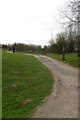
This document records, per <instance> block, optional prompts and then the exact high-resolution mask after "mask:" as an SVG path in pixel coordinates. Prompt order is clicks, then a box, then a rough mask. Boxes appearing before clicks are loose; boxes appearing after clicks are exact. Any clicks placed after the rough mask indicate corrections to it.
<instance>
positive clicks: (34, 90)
mask: <svg viewBox="0 0 80 120" xmlns="http://www.w3.org/2000/svg"><path fill="white" fill-rule="evenodd" d="M2 65H3V69H2V74H3V76H2V79H3V81H2V92H3V93H2V102H3V103H2V106H3V108H2V116H3V118H29V117H30V115H31V113H33V111H34V110H35V109H36V107H37V106H38V105H40V104H41V102H42V100H43V99H44V97H45V96H47V95H49V94H50V93H51V89H52V88H53V81H54V80H53V78H52V75H51V72H50V71H49V70H48V69H47V68H46V67H45V66H44V65H43V64H41V63H40V61H38V60H37V59H36V58H34V57H33V56H29V55H23V54H19V53H14V54H11V53H7V52H6V51H3V53H2Z"/></svg>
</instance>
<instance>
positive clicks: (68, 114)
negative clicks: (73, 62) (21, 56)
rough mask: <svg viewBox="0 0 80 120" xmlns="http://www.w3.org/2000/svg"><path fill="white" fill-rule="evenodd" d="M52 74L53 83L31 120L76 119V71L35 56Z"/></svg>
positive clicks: (48, 59)
mask: <svg viewBox="0 0 80 120" xmlns="http://www.w3.org/2000/svg"><path fill="white" fill-rule="evenodd" d="M35 57H36V58H37V59H38V60H40V61H41V62H42V63H43V64H45V65H46V66H47V67H48V68H49V69H50V70H51V72H52V74H53V76H54V78H55V83H54V89H53V91H52V94H51V95H49V96H48V97H46V98H45V100H44V103H43V104H42V105H41V106H40V107H38V108H37V110H36V111H35V113H34V114H33V115H32V118H78V69H77V68H74V67H71V66H69V65H66V64H63V63H62V62H59V61H57V60H54V59H52V58H49V57H45V56H36V55H35Z"/></svg>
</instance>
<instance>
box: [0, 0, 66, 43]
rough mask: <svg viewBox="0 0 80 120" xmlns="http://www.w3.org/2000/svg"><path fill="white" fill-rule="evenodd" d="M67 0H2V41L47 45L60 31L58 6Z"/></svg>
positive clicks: (0, 5)
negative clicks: (57, 19) (57, 20)
mask: <svg viewBox="0 0 80 120" xmlns="http://www.w3.org/2000/svg"><path fill="white" fill-rule="evenodd" d="M64 1H65V0H1V1H0V43H14V42H21V43H32V44H41V45H45V44H47V43H48V41H49V39H50V38H51V30H52V31H53V35H55V34H56V33H57V31H59V28H58V25H57V22H56V19H55V18H57V8H59V7H60V5H61V4H63V2H64Z"/></svg>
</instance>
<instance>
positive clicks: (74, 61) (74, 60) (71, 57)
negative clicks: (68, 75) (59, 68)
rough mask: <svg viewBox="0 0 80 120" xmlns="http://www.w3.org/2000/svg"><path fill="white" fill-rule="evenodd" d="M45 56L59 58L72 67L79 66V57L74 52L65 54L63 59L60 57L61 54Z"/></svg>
mask: <svg viewBox="0 0 80 120" xmlns="http://www.w3.org/2000/svg"><path fill="white" fill-rule="evenodd" d="M46 56H48V57H51V58H54V59H57V60H60V61H62V62H64V63H69V64H70V65H71V66H73V67H80V57H78V56H77V55H76V54H66V55H65V60H63V59H62V55H60V54H47V55H46Z"/></svg>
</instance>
